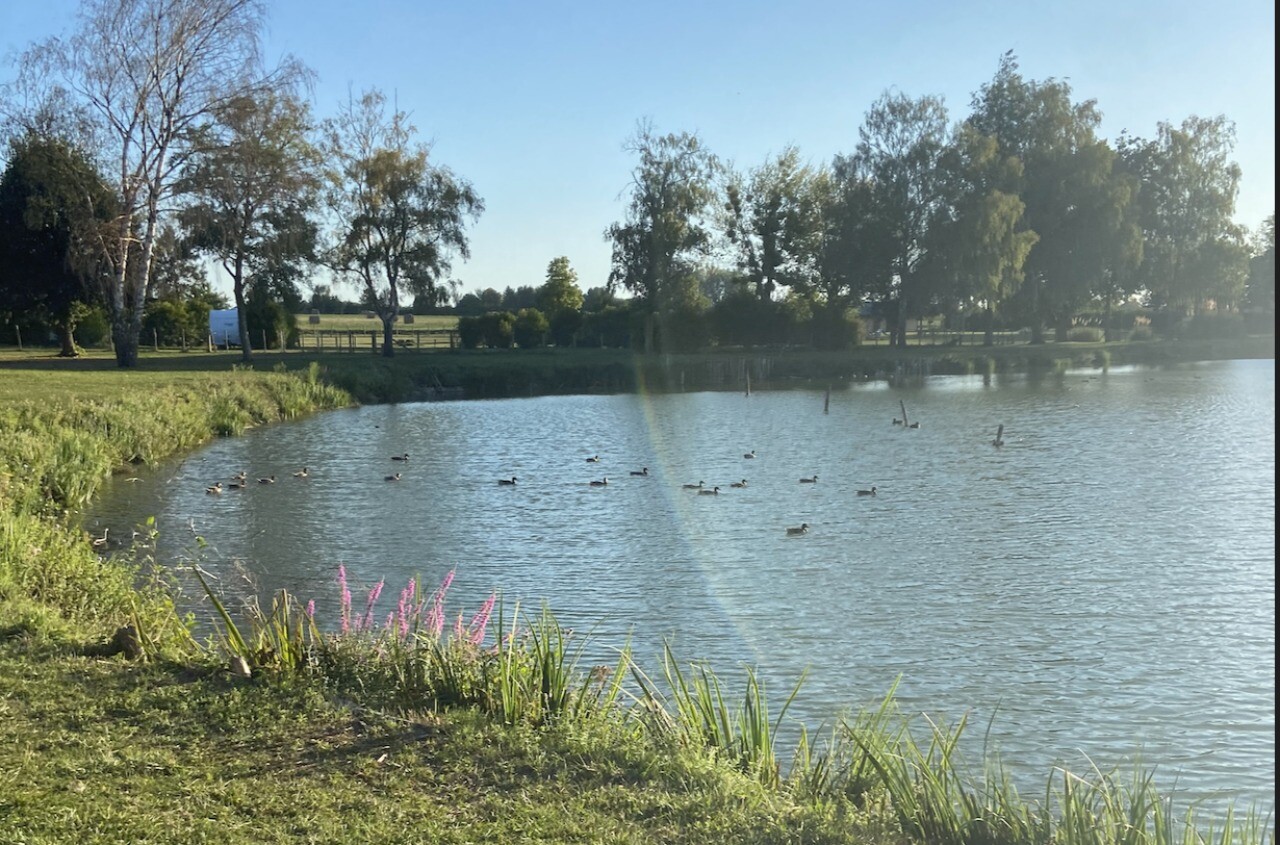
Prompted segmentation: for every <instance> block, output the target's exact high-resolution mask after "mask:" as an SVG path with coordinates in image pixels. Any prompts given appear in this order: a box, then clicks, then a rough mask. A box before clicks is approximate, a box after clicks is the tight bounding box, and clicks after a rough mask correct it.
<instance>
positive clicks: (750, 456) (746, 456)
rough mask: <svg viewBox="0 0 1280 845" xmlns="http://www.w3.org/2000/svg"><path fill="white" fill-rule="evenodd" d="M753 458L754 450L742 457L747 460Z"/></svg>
mask: <svg viewBox="0 0 1280 845" xmlns="http://www.w3.org/2000/svg"><path fill="white" fill-rule="evenodd" d="M755 456H756V450H755V449H752V450H751V451H750V452H747V453H746V454H745V455H743V456H742V457H744V458H746V459H747V460H751V459H752V458H754V457H755Z"/></svg>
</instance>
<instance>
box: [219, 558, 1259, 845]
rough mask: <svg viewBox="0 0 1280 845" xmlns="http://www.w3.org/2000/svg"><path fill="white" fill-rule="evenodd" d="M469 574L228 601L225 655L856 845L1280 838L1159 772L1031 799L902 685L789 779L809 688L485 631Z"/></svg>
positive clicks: (1083, 778) (557, 638)
mask: <svg viewBox="0 0 1280 845" xmlns="http://www.w3.org/2000/svg"><path fill="white" fill-rule="evenodd" d="M452 578H453V576H452V573H450V574H449V575H448V576H447V577H446V578H445V579H444V581H443V582H442V584H441V585H440V586H439V587H437V588H436V589H435V590H434V591H433V592H431V593H430V594H429V595H424V593H423V591H422V589H421V587H420V585H419V583H418V582H417V581H416V580H415V581H411V582H410V583H409V584H408V585H407V586H406V587H405V588H404V589H403V590H402V591H401V592H400V597H399V602H398V603H397V605H396V607H395V609H393V610H390V611H389V612H386V613H385V615H384V614H383V612H382V611H381V610H379V600H380V598H381V596H382V593H383V586H384V585H383V583H382V582H379V583H377V584H375V585H374V586H373V587H371V588H370V589H369V590H368V591H367V594H366V595H365V597H364V600H363V602H362V603H356V602H354V601H353V597H352V594H351V590H350V587H349V585H348V582H347V573H346V571H345V569H340V571H339V575H338V578H337V584H338V590H339V595H340V608H341V610H340V614H339V618H338V619H337V620H332V621H331V624H330V625H328V626H321V625H319V624H317V622H316V620H315V616H314V614H315V610H314V607H315V606H314V603H309V604H307V605H305V606H304V605H303V604H301V603H300V602H299V601H298V600H297V599H295V598H293V597H292V596H290V595H289V594H287V593H285V592H283V591H282V592H280V593H278V594H277V595H276V597H275V598H274V599H273V600H272V603H271V610H270V611H269V612H264V611H262V610H261V609H259V608H258V607H257V604H256V602H252V601H251V602H250V603H249V605H248V610H247V612H246V613H245V615H244V617H243V619H244V621H243V622H242V623H237V622H235V621H234V620H233V619H232V615H231V614H230V613H229V612H228V611H227V610H226V608H225V605H224V604H223V602H222V600H221V599H220V598H219V597H218V596H217V595H216V594H214V593H213V591H212V590H210V591H209V595H210V597H211V598H212V599H213V601H214V603H215V606H216V607H217V609H218V612H219V617H220V618H221V620H222V622H223V625H224V628H223V629H222V630H221V631H220V632H219V634H218V636H217V638H216V639H217V643H218V644H219V645H218V646H217V648H220V649H221V651H222V652H223V654H224V656H231V657H239V658H246V659H248V660H250V661H251V662H252V665H251V669H252V670H253V671H261V672H266V671H270V672H273V673H283V674H286V675H291V676H303V675H305V676H307V677H311V678H312V679H313V680H316V681H318V682H319V683H320V684H321V685H322V686H325V687H327V688H329V689H330V690H332V691H334V692H337V693H339V694H342V695H344V696H345V695H349V694H351V692H352V691H353V690H359V691H360V696H361V702H362V704H363V705H364V706H367V707H373V708H391V709H392V710H393V711H395V712H396V713H401V714H404V715H412V714H414V713H424V712H431V713H439V712H445V711H451V710H470V711H478V712H480V713H483V714H485V715H487V716H488V717H490V718H494V719H496V720H498V721H499V722H501V723H502V724H504V725H506V726H508V727H515V728H520V729H530V728H532V729H551V728H554V729H556V730H561V731H563V730H569V731H570V732H576V733H579V734H582V735H587V734H590V735H593V736H597V737H614V738H616V739H618V740H620V741H621V740H622V739H623V738H625V739H626V741H627V742H639V743H641V744H642V745H643V746H645V747H647V748H648V749H650V750H651V751H652V752H654V753H662V754H670V755H675V756H677V757H679V758H681V759H702V760H704V761H706V762H707V763H708V764H710V765H714V766H728V767H729V768H731V769H734V770H737V771H738V772H740V773H742V774H745V775H746V776H748V777H749V778H751V779H752V780H754V781H756V782H757V783H758V784H759V785H760V786H761V787H763V788H764V789H765V790H767V791H768V792H769V793H770V794H773V795H777V796H780V797H781V796H786V797H787V798H789V799H790V800H794V801H796V802H798V804H800V805H804V806H806V807H808V808H809V809H810V810H812V811H815V812H817V813H819V815H821V816H823V817H826V818H839V819H844V820H845V823H846V824H847V825H848V833H849V839H848V840H847V841H851V842H857V841H894V842H903V843H911V842H914V843H929V845H971V843H990V845H1004V844H1006V843H1007V845H1077V843H1078V845H1171V844H1172V843H1178V845H1229V843H1250V845H1252V843H1258V845H1261V843H1266V842H1272V841H1274V830H1273V828H1272V826H1271V825H1272V823H1271V819H1270V816H1269V815H1267V816H1263V815H1261V814H1259V813H1258V812H1257V811H1256V810H1253V809H1250V810H1249V811H1248V812H1246V813H1245V814H1243V816H1240V817H1237V815H1236V813H1235V810H1234V808H1228V810H1227V813H1226V815H1225V817H1220V818H1217V819H1216V820H1211V821H1209V822H1207V823H1205V822H1203V821H1202V820H1201V818H1200V817H1198V816H1197V813H1196V811H1195V809H1194V808H1188V809H1186V810H1185V811H1184V812H1183V813H1182V814H1181V815H1179V814H1177V813H1176V812H1175V811H1174V808H1173V805H1172V802H1171V801H1170V800H1168V799H1167V798H1164V797H1162V796H1161V795H1160V794H1159V793H1158V791H1157V789H1156V788H1155V786H1154V784H1153V781H1152V774H1151V773H1150V772H1142V771H1137V772H1135V773H1133V774H1132V775H1131V776H1129V777H1128V778H1126V777H1125V776H1124V775H1123V774H1122V773H1120V772H1118V771H1109V772H1104V771H1101V770H1098V769H1094V770H1092V771H1090V772H1088V773H1086V774H1084V775H1080V774H1076V773H1072V772H1069V771H1066V770H1065V769H1057V770H1055V771H1053V772H1052V773H1050V775H1049V777H1048V778H1047V780H1046V783H1045V786H1044V789H1043V793H1042V795H1041V796H1040V797H1039V798H1038V799H1036V800H1030V799H1028V798H1025V797H1024V796H1023V795H1021V794H1020V793H1019V792H1018V790H1017V789H1016V788H1015V787H1014V786H1013V784H1012V782H1011V780H1010V777H1009V776H1008V774H1007V772H1006V771H1005V770H1004V768H1003V766H1002V765H1001V764H1000V762H999V760H998V758H985V759H983V760H981V761H979V762H980V765H979V767H978V768H977V769H976V770H975V769H971V768H970V767H969V766H967V765H966V763H965V762H964V761H963V759H962V756H961V754H960V751H959V748H960V740H961V737H962V735H963V734H964V732H965V730H966V728H967V719H961V720H960V721H959V723H958V724H956V725H954V726H950V727H948V726H946V725H942V724H938V723H935V722H934V721H932V720H930V719H928V718H927V717H925V718H924V730H923V732H921V731H920V730H919V725H918V724H916V723H914V721H913V720H911V719H908V718H906V717H904V716H903V715H902V714H901V713H900V712H899V710H898V709H897V706H896V703H895V698H894V696H895V691H896V686H895V688H894V689H891V690H890V691H889V693H888V694H887V695H886V697H885V699H884V700H883V702H882V703H881V705H880V706H879V707H878V708H876V709H874V710H870V711H865V712H860V713H857V714H855V715H852V716H844V717H841V718H840V719H839V720H838V721H837V723H836V727H835V728H834V729H833V730H832V731H831V734H830V736H829V737H828V738H827V739H826V740H825V741H823V742H821V743H818V742H816V741H813V740H811V739H810V738H809V735H808V733H807V731H804V730H803V729H802V732H801V739H800V741H799V743H798V744H797V745H796V749H795V751H794V753H793V754H792V756H791V761H790V763H789V765H786V766H784V765H783V763H782V761H781V760H780V759H779V747H778V737H779V734H780V731H781V729H782V728H783V724H784V720H785V717H786V714H787V712H788V710H789V708H790V707H791V704H792V703H793V702H794V700H795V699H796V696H797V695H798V694H799V692H800V689H801V686H802V684H803V676H801V678H800V680H799V681H797V683H796V684H795V685H794V686H793V687H792V688H791V689H790V690H789V691H788V694H787V696H786V698H785V699H784V700H783V702H782V706H781V707H779V708H778V710H777V712H776V715H771V708H770V703H769V700H768V696H767V695H766V691H765V688H764V684H763V682H762V681H761V679H760V678H759V675H758V674H757V672H756V671H755V670H754V669H752V668H748V669H747V670H746V676H745V680H744V681H743V682H742V683H740V684H737V685H732V684H729V683H726V682H725V681H723V680H722V679H721V678H720V677H718V676H717V675H716V674H715V672H714V671H712V669H711V668H710V667H709V666H707V665H706V664H704V663H701V662H697V661H693V662H686V661H683V660H681V659H680V658H678V657H677V656H676V654H675V653H674V652H673V650H672V649H671V648H670V646H669V645H666V646H664V649H663V673H662V676H661V679H660V680H655V679H653V678H651V677H650V676H649V675H647V674H646V673H645V672H644V671H643V670H642V669H641V667H640V666H639V665H637V663H636V662H635V661H634V660H633V659H632V655H631V652H630V650H629V649H626V648H624V649H621V650H620V651H619V657H618V661H617V664H616V665H613V666H594V667H590V668H587V667H584V666H583V665H582V657H583V654H584V648H585V646H586V645H587V639H585V638H578V637H576V636H575V635H574V633H573V632H572V631H569V630H567V629H564V628H563V627H562V626H561V625H560V624H559V622H558V621H557V620H556V618H555V616H554V615H553V614H552V613H551V612H550V611H549V610H548V609H546V608H543V609H542V610H541V611H540V612H539V613H538V614H536V615H532V616H530V615H527V614H522V613H521V612H520V609H519V607H518V606H517V607H516V608H515V609H514V610H513V611H512V612H511V614H510V616H509V617H505V616H504V614H503V613H502V612H501V609H500V606H499V605H498V604H497V599H496V597H495V596H490V597H489V598H488V599H486V600H485V601H484V602H483V603H482V604H481V606H480V608H479V609H478V610H477V611H476V612H475V613H474V614H472V615H471V617H470V619H469V620H468V619H467V617H466V616H465V615H464V614H461V613H459V614H457V615H456V616H453V615H452V614H450V613H448V612H447V611H446V610H445V606H444V605H445V594H446V592H447V591H448V589H449V586H450V584H451V582H452ZM206 589H208V586H207V584H206ZM495 609H497V613H496V614H495V612H494V611H495ZM449 619H452V620H453V621H452V623H451V624H450V623H449ZM504 619H506V620H507V621H504ZM325 627H327V632H326V631H325V630H323V628H325ZM731 688H733V689H735V690H736V693H735V692H731V691H730V690H731Z"/></svg>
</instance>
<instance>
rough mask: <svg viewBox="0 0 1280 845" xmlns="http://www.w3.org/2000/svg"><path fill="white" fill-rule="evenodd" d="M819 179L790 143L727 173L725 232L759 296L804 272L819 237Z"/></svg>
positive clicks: (798, 279) (807, 272)
mask: <svg viewBox="0 0 1280 845" xmlns="http://www.w3.org/2000/svg"><path fill="white" fill-rule="evenodd" d="M821 178H823V176H822V174H819V173H815V172H814V171H813V170H812V169H811V168H809V167H808V166H806V165H803V164H801V162H800V152H799V150H797V149H796V148H795V147H790V146H789V147H786V148H785V149H784V150H783V151H782V152H781V153H779V154H778V156H777V157H776V158H774V159H772V160H770V161H767V162H765V163H764V164H763V165H761V166H760V167H757V168H755V169H754V170H752V171H751V172H750V173H749V174H748V175H747V176H746V177H743V176H742V175H740V174H736V173H735V174H732V175H730V177H729V178H728V180H727V183H726V185H725V192H724V197H725V199H724V215H723V225H724V229H725V236H726V238H727V239H728V241H729V243H730V244H731V245H732V246H733V247H734V250H735V252H736V253H737V263H738V267H739V269H740V270H742V272H743V273H744V274H746V276H747V278H748V279H750V281H751V283H752V285H753V286H754V287H755V294H756V296H757V297H759V298H760V299H769V298H771V297H772V296H773V293H774V292H775V291H776V290H777V289H778V288H779V287H780V286H784V285H785V286H789V285H792V284H798V283H800V282H801V281H802V280H803V279H805V278H807V277H809V276H810V274H811V271H812V269H813V266H814V256H815V251H816V249H817V245H818V243H819V241H820V237H821V231H820V223H819V219H820V207H819V199H820V197H821V191H819V190H816V189H815V186H814V182H815V180H817V179H821Z"/></svg>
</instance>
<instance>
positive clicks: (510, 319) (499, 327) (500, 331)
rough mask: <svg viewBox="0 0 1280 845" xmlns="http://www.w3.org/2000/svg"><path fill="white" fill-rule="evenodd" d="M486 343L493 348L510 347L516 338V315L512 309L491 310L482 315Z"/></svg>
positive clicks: (482, 328)
mask: <svg viewBox="0 0 1280 845" xmlns="http://www.w3.org/2000/svg"><path fill="white" fill-rule="evenodd" d="M479 319H480V327H481V330H482V334H483V336H484V344H485V346H488V347H490V348H492V349H510V348H511V343H512V341H513V340H514V339H515V324H516V317H515V315H514V314H512V313H511V312H510V311H490V312H489V313H488V314H485V315H484V316H482V317H480V318H479Z"/></svg>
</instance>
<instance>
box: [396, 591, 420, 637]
mask: <svg viewBox="0 0 1280 845" xmlns="http://www.w3.org/2000/svg"><path fill="white" fill-rule="evenodd" d="M416 586H417V584H416V582H415V581H414V580H413V579H412V578H410V579H409V586H407V587H405V588H404V589H403V590H401V591H400V607H399V608H398V611H399V613H400V639H404V638H405V637H407V636H409V616H410V615H411V614H413V611H412V609H411V608H412V607H413V594H414V590H415V588H416Z"/></svg>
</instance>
